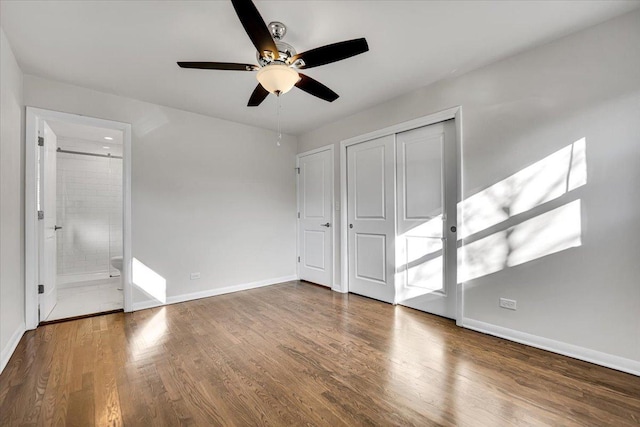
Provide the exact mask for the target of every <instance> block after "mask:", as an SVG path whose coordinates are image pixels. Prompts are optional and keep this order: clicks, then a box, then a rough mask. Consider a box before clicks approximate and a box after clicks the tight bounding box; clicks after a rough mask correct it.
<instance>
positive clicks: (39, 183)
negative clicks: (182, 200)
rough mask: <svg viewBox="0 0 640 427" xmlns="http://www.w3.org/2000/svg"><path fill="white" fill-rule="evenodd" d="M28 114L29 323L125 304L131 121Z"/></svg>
mask: <svg viewBox="0 0 640 427" xmlns="http://www.w3.org/2000/svg"><path fill="white" fill-rule="evenodd" d="M27 119H28V120H27V141H29V139H31V138H34V139H35V140H36V141H37V144H36V149H35V150H33V151H31V150H30V148H29V146H28V145H27V150H26V151H27V165H28V166H32V168H29V167H28V168H27V174H29V172H30V171H29V169H32V171H33V173H34V177H33V186H30V185H29V180H28V182H27V188H26V209H25V210H26V214H27V215H26V216H27V218H26V219H27V222H26V224H27V226H26V227H25V228H26V231H27V233H26V234H27V236H26V250H27V271H26V273H27V274H26V275H27V289H26V298H25V300H26V308H27V324H28V326H31V328H34V327H35V326H37V324H39V323H42V322H51V321H59V320H63V319H70V318H77V317H82V316H88V315H94V314H99V313H107V312H114V311H122V310H124V309H125V308H126V305H127V304H125V302H126V301H127V299H128V298H127V293H128V291H129V290H130V288H129V286H128V283H130V281H128V280H127V274H128V272H127V271H126V270H128V269H127V268H126V265H127V263H126V262H125V261H123V260H124V259H127V257H126V256H125V252H128V251H127V250H125V249H126V247H127V246H128V245H127V244H126V243H127V241H128V239H127V238H126V237H127V232H126V231H127V229H128V220H129V221H130V215H125V212H126V210H127V208H128V207H129V206H130V205H129V203H127V200H129V189H128V186H127V185H125V184H128V182H129V180H128V178H127V177H128V173H127V171H128V168H127V164H126V162H125V160H126V153H127V152H128V151H129V147H128V145H129V142H130V126H129V125H127V124H121V123H116V122H110V121H105V120H100V119H92V118H87V117H84V116H75V115H70V114H64V113H57V112H50V111H46V110H37V109H30V108H28V109H27ZM32 206H33V208H34V210H35V213H36V215H32V211H31V208H32ZM129 209H130V208H129ZM31 219H32V220H33V222H32V221H30V220H31ZM30 237H33V238H32V239H30ZM33 282H35V283H37V285H35V286H34V287H35V288H36V289H35V290H36V292H35V293H33V290H34V287H32V285H31V284H32V283H33ZM34 314H35V316H33V315H34ZM32 316H33V317H32ZM34 317H35V318H34ZM29 320H31V322H29Z"/></svg>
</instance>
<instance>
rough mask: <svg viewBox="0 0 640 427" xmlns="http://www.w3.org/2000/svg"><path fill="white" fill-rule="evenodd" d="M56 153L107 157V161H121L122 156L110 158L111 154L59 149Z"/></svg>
mask: <svg viewBox="0 0 640 427" xmlns="http://www.w3.org/2000/svg"><path fill="white" fill-rule="evenodd" d="M56 151H57V152H58V153H67V154H80V155H81V156H94V157H107V158H109V159H122V156H112V155H111V154H96V153H85V152H84V151H71V150H63V149H62V148H60V147H58V149H57V150H56Z"/></svg>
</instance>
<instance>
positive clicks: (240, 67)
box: [178, 62, 260, 71]
mask: <svg viewBox="0 0 640 427" xmlns="http://www.w3.org/2000/svg"><path fill="white" fill-rule="evenodd" d="M178 65H179V66H180V67H181V68H199V69H202V70H231V71H255V70H258V69H260V67H258V66H257V65H251V64H236V63H233V62H178Z"/></svg>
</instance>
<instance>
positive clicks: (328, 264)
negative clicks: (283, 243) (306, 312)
mask: <svg viewBox="0 0 640 427" xmlns="http://www.w3.org/2000/svg"><path fill="white" fill-rule="evenodd" d="M331 156H332V152H331V151H330V150H325V151H321V152H319V153H315V154H310V155H308V156H302V157H300V158H299V159H298V167H299V168H300V169H299V175H298V209H299V214H300V219H299V220H298V239H299V241H298V248H299V256H300V260H299V261H300V262H299V268H298V274H299V277H300V279H301V280H307V281H309V282H313V283H317V284H320V285H324V286H329V287H331V285H332V283H333V232H332V230H333V224H332V211H333V208H332V205H333V204H332V200H331V198H332V197H331V195H332V188H331V186H332V180H333V167H332V165H333V162H332V159H331Z"/></svg>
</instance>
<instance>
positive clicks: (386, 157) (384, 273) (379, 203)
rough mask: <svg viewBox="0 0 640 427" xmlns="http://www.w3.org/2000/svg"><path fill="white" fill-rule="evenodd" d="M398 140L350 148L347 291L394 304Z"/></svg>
mask: <svg viewBox="0 0 640 427" xmlns="http://www.w3.org/2000/svg"><path fill="white" fill-rule="evenodd" d="M394 140H395V136H394V135H389V136H385V137H382V138H378V139H374V140H371V141H367V142H363V143H360V144H356V145H351V146H349V147H347V219H348V227H349V228H348V248H347V249H348V252H349V254H348V255H349V266H348V269H349V292H353V293H356V294H360V295H364V296H367V297H370V298H375V299H378V300H381V301H386V302H389V303H395V289H394V286H395V284H394V282H395V280H394V276H395V196H394V193H395V179H394V178H395V150H394Z"/></svg>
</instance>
